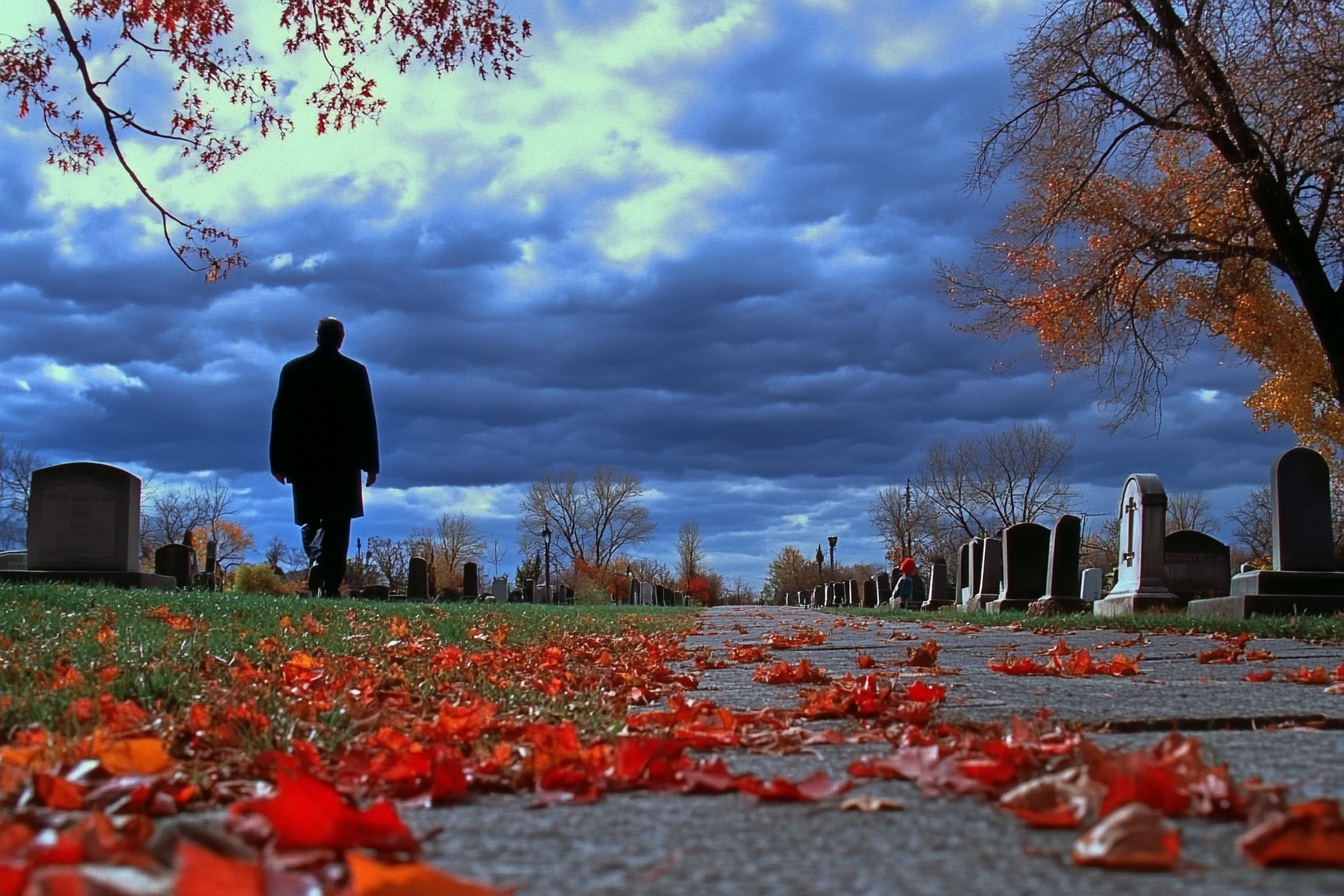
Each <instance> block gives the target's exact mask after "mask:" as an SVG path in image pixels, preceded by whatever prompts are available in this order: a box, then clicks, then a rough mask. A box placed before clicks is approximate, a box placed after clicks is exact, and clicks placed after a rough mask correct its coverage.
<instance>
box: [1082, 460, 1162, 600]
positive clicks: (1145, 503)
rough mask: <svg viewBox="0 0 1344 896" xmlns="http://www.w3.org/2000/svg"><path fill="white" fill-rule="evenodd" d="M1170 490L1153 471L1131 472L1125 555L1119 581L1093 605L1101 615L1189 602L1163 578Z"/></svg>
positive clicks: (1124, 512)
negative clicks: (1171, 590)
mask: <svg viewBox="0 0 1344 896" xmlns="http://www.w3.org/2000/svg"><path fill="white" fill-rule="evenodd" d="M1166 534H1167V492H1166V489H1164V488H1163V487H1162V480H1161V479H1159V478H1158V477H1157V476H1155V475H1153V474H1152V473H1132V474H1130V477H1129V478H1128V479H1126V480H1125V487H1124V490H1123V491H1121V493H1120V557H1119V564H1118V568H1119V573H1118V574H1117V575H1116V579H1115V587H1114V588H1112V589H1111V592H1110V593H1109V594H1107V595H1106V597H1104V598H1103V599H1101V600H1099V601H1097V602H1096V603H1095V604H1093V605H1092V612H1093V613H1095V614H1096V615H1098V616H1129V615H1132V614H1134V613H1143V612H1149V611H1158V612H1179V611H1180V609H1181V607H1182V606H1184V604H1183V603H1182V601H1180V600H1179V599H1177V597H1176V595H1174V594H1172V593H1171V592H1170V591H1168V590H1167V585H1166V582H1165V581H1164V579H1163V576H1164V573H1165V570H1164V566H1165V561H1164V559H1163V558H1164V555H1165V553H1166Z"/></svg>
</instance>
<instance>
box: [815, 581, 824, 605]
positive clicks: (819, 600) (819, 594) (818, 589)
mask: <svg viewBox="0 0 1344 896" xmlns="http://www.w3.org/2000/svg"><path fill="white" fill-rule="evenodd" d="M825 605H826V588H825V587H824V586H822V585H817V586H815V587H814V588H813V589H812V606H814V607H824V606H825Z"/></svg>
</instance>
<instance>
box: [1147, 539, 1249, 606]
mask: <svg viewBox="0 0 1344 896" xmlns="http://www.w3.org/2000/svg"><path fill="white" fill-rule="evenodd" d="M1163 560H1164V568H1163V579H1164V580H1165V581H1166V583H1167V590H1169V591H1170V592H1171V593H1172V594H1174V595H1176V596H1177V597H1178V598H1180V599H1181V600H1183V601H1185V602H1186V603H1187V604H1188V603H1189V602H1190V601H1192V600H1202V599H1204V598H1209V597H1223V596H1225V595H1227V594H1228V588H1229V587H1230V584H1231V580H1232V549H1231V548H1229V547H1228V546H1227V545H1225V544H1223V543H1222V542H1221V541H1219V540H1218V539H1216V538H1214V537H1213V536H1212V535H1205V534H1204V533H1203V532H1196V531H1195V530H1193V529H1181V530H1179V531H1176V532H1170V533H1168V534H1167V537H1166V539H1165V541H1164V551H1163Z"/></svg>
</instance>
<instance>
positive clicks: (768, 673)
mask: <svg viewBox="0 0 1344 896" xmlns="http://www.w3.org/2000/svg"><path fill="white" fill-rule="evenodd" d="M751 680H752V681H759V682H762V683H763V684H825V683H826V682H827V681H829V680H830V679H829V678H828V677H827V675H826V670H825V669H821V668H818V667H816V666H814V665H812V663H811V661H810V660H806V659H803V660H799V661H798V664H797V665H795V666H790V665H789V664H788V663H785V662H781V663H775V664H774V665H773V666H760V667H758V668H757V669H756V672H755V673H754V674H753V675H752V676H751Z"/></svg>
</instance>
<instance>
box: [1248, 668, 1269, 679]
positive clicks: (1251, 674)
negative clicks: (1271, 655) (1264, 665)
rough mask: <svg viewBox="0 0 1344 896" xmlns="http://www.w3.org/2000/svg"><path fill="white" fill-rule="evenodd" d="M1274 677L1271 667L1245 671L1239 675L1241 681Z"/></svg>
mask: <svg viewBox="0 0 1344 896" xmlns="http://www.w3.org/2000/svg"><path fill="white" fill-rule="evenodd" d="M1273 677H1274V670H1273V669H1266V670H1264V671H1263V672H1247V673H1246V674H1245V675H1243V676H1241V680H1242V681H1269V680H1270V679H1271V678H1273Z"/></svg>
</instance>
